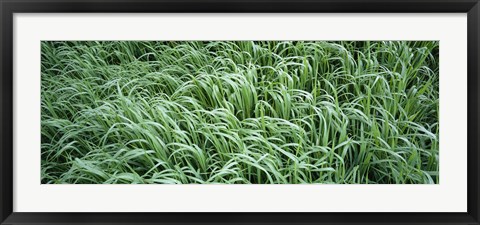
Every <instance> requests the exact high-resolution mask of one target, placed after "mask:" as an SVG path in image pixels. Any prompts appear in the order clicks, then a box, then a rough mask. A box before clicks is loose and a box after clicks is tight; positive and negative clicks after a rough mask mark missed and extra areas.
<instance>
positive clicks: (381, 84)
mask: <svg viewBox="0 0 480 225" xmlns="http://www.w3.org/2000/svg"><path fill="white" fill-rule="evenodd" d="M438 47H439V44H438V42H436V41H345V42H328V41H163V42H162V41H158V42H157V41H102V42H98V41H82V42H78V41H57V42H55V41H44V42H42V44H41V50H42V53H41V54H42V74H41V76H42V77H41V85H42V87H41V107H42V108H41V112H42V115H41V139H42V145H41V162H42V163H41V164H42V169H41V181H42V183H48V184H53V183H55V184H57V183H75V184H86V183H95V184H96V183H104V184H118V183H139V184H153V183H160V184H185V183H199V184H207V183H225V184H305V183H308V184H311V183H334V184H431V183H438V182H439V180H438V179H439V176H438V175H439V174H438V173H439V172H438V171H439V165H438V155H439V142H438V138H439V124H438V121H439V120H438V117H439V115H438V112H439V108H438V105H439V75H438V68H439V66H438V60H439V59H438V57H439V56H438Z"/></svg>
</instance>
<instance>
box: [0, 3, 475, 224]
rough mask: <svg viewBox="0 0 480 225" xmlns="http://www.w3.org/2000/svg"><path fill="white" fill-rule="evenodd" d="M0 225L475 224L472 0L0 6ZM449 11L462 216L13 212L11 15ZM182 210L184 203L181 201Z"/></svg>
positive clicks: (457, 214) (455, 214)
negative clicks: (463, 118) (463, 58)
mask: <svg viewBox="0 0 480 225" xmlns="http://www.w3.org/2000/svg"><path fill="white" fill-rule="evenodd" d="M0 10H1V21H2V22H1V35H0V36H1V41H0V45H1V47H0V49H1V60H0V68H1V76H0V85H1V86H0V100H1V110H0V115H1V119H0V124H1V135H0V160H1V166H0V176H1V177H0V188H1V189H0V201H1V205H0V209H1V210H0V221H1V224H5V225H6V224H65V225H66V224H77V225H78V224H125V225H126V224H132V225H133V224H178V225H180V224H465V225H466V224H471V225H473V224H480V222H479V221H480V218H479V217H480V207H479V202H480V201H479V200H480V198H479V181H480V173H479V168H480V167H479V162H480V157H479V153H478V151H479V147H480V145H479V140H480V138H478V136H479V134H480V133H479V113H480V104H479V100H478V97H480V95H479V94H480V93H479V87H480V79H479V75H480V74H479V67H480V62H479V60H480V58H479V52H480V48H479V46H480V45H479V42H480V39H479V26H480V23H479V20H480V18H479V14H480V4H479V1H478V0H337V1H332V0H299V1H298V0H297V1H295V0H230V1H227V0H223V1H221V0H140V1H135V0H99V1H93V0H83V1H79V0H73V1H67V0H0ZM83 12H85V13H132V12H135V13H153V12H155V13H158V12H161V13H177V12H189V13H205V12H209V13H218V12H222V13H247V12H248V13H279V12H282V13H293V12H294V13H309V12H324V13H332V12H333V13H418V12H423V13H456V12H463V13H467V14H468V43H467V44H468V162H467V163H468V165H467V167H468V184H467V185H468V193H467V194H468V212H467V213H448V212H446V213H248V212H245V213H22V212H13V211H12V208H13V207H12V206H13V192H14V190H13V162H12V155H13V148H14V146H13V129H14V127H13V118H14V112H13V104H14V102H13V47H12V46H13V15H14V13H83ZM186 204H188V202H186Z"/></svg>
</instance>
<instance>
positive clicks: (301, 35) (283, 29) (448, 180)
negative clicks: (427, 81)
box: [14, 14, 467, 212]
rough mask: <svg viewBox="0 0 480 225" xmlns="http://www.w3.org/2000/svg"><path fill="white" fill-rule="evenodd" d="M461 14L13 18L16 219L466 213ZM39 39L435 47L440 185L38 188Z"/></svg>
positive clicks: (464, 37)
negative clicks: (36, 215)
mask: <svg viewBox="0 0 480 225" xmlns="http://www.w3.org/2000/svg"><path fill="white" fill-rule="evenodd" d="M466 21H467V16H466V14H15V15H14V102H15V103H14V211H16V212H35V211H36V212H48V211H57V212H68V211H82V212H96V211H108V212H114V211H120V212H127V211H128V212H141V211H145V212H157V211H198V212H206V211H250V212H253V211H264V212H266V211H308V212H334V211H341V212H352V211H357V212H373V211H377V212H387V211H396V212H427V211H431V212H433V211H435V212H447V211H455V212H466V210H467V193H466V190H467V186H466V184H467V170H466V168H467V164H466V159H467V25H466V24H467V23H466ZM41 40H440V184H437V185H322V184H310V185H41V184H40V41H41Z"/></svg>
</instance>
